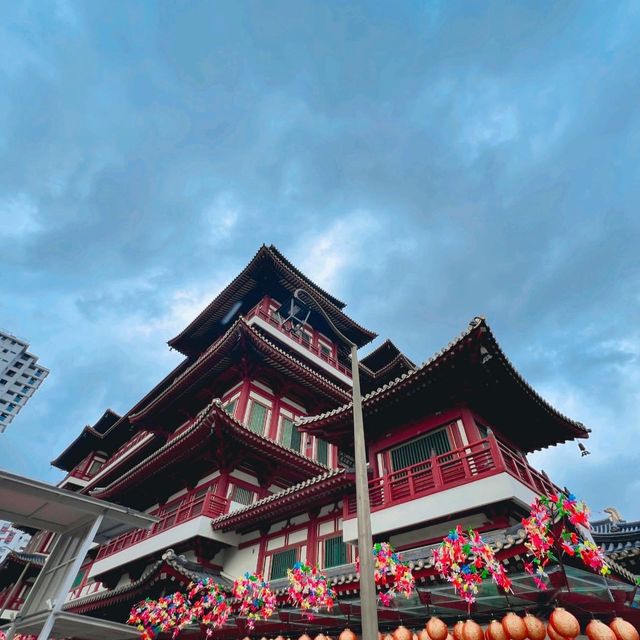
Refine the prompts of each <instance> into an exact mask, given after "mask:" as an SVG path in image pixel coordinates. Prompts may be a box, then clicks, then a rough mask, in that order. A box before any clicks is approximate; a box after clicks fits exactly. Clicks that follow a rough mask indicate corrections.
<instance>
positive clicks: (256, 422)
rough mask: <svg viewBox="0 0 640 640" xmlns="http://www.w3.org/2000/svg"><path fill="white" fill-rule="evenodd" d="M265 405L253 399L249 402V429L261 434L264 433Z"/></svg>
mask: <svg viewBox="0 0 640 640" xmlns="http://www.w3.org/2000/svg"><path fill="white" fill-rule="evenodd" d="M267 411H268V409H267V407H265V406H264V405H263V404H260V403H259V402H256V401H255V400H254V401H253V402H252V403H251V413H250V414H249V429H251V431H255V432H256V433H259V434H260V435H262V434H263V433H264V423H265V421H266V418H267Z"/></svg>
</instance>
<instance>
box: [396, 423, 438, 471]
mask: <svg viewBox="0 0 640 640" xmlns="http://www.w3.org/2000/svg"><path fill="white" fill-rule="evenodd" d="M449 451H451V443H450V442H449V435H448V434H447V430H446V428H444V429H438V430H437V431H433V432H431V433H428V434H427V435H425V436H422V437H420V438H416V439H415V440H412V441H411V442H407V443H406V444H403V445H400V446H399V447H395V448H394V449H391V451H390V454H391V466H392V468H393V470H394V471H398V470H399V469H405V468H406V467H410V466H411V465H413V464H417V463H418V462H423V461H424V460H428V459H429V458H431V457H433V456H439V455H442V454H444V453H447V452H449Z"/></svg>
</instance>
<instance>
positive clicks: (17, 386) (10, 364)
mask: <svg viewBox="0 0 640 640" xmlns="http://www.w3.org/2000/svg"><path fill="white" fill-rule="evenodd" d="M28 348H29V345H28V343H26V342H25V341H24V340H22V339H20V338H16V336H14V335H12V334H10V333H7V332H6V331H3V330H2V329H0V433H2V432H3V431H4V430H5V429H6V428H7V426H8V425H10V424H11V422H12V420H13V419H14V418H15V417H16V416H17V415H18V413H19V412H20V410H21V409H22V407H24V405H25V404H27V402H28V400H29V399H30V398H31V396H32V395H33V394H34V393H35V391H36V389H37V388H38V387H39V386H40V384H41V383H42V381H43V380H44V379H45V378H46V377H47V376H48V375H49V369H46V368H45V367H42V366H41V365H39V364H38V357H37V356H34V355H33V354H32V353H29V352H28V351H27V349H28Z"/></svg>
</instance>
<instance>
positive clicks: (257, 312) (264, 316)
mask: <svg viewBox="0 0 640 640" xmlns="http://www.w3.org/2000/svg"><path fill="white" fill-rule="evenodd" d="M260 304H262V303H260ZM260 304H258V305H257V306H255V307H254V308H253V309H251V311H249V313H247V320H250V319H251V318H256V317H257V318H260V319H261V320H264V321H265V322H267V323H268V324H269V325H271V326H272V327H274V328H275V329H277V330H278V331H279V332H280V333H282V334H284V335H286V336H287V338H290V339H291V340H293V341H294V342H297V343H298V344H299V345H300V346H301V347H303V348H304V349H306V350H307V351H310V352H311V353H312V354H313V355H314V356H316V357H318V358H320V359H321V360H324V362H326V363H327V364H329V365H331V366H332V367H333V368H334V369H337V370H338V371H340V373H342V374H344V375H345V376H347V377H349V378H351V369H349V368H348V367H345V366H344V365H343V364H342V363H340V362H338V360H336V359H335V358H334V357H333V356H331V355H328V354H326V353H324V352H323V351H322V349H320V348H319V347H317V346H315V345H314V344H312V343H311V342H309V341H307V340H303V339H302V338H301V337H300V336H296V335H295V334H293V333H290V332H289V331H285V330H284V329H283V328H282V325H281V324H280V323H279V322H278V321H277V320H276V319H275V318H273V317H272V316H271V314H269V313H266V312H265V310H264V309H262V308H261V306H260Z"/></svg>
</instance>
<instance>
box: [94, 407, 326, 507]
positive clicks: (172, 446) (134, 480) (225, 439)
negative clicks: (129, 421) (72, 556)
mask: <svg viewBox="0 0 640 640" xmlns="http://www.w3.org/2000/svg"><path fill="white" fill-rule="evenodd" d="M198 457H204V458H205V459H207V460H208V463H209V464H223V463H224V462H227V463H229V462H230V460H231V459H233V461H234V463H235V464H237V465H238V468H240V469H242V468H243V467H244V466H248V467H249V468H251V465H252V464H256V465H258V466H259V467H260V469H259V471H261V472H263V471H264V470H266V469H268V468H270V469H271V473H272V482H273V483H274V484H281V485H284V486H286V485H289V484H291V481H292V480H293V481H295V480H298V481H299V480H302V479H307V478H309V477H313V476H316V475H319V474H322V473H325V472H326V471H327V467H326V466H325V465H323V464H321V463H319V462H316V461H315V460H312V459H311V458H308V457H307V456H304V455H302V454H301V453H299V452H297V451H295V450H293V449H290V448H288V447H285V446H284V445H282V444H280V443H278V442H275V441H273V440H271V439H269V438H267V437H265V436H263V435H260V434H258V433H255V432H254V431H251V429H249V428H248V427H246V426H245V425H244V424H242V423H240V422H238V421H237V420H236V419H235V418H233V417H232V416H230V415H229V414H228V413H227V412H226V411H225V410H224V408H223V406H222V402H221V401H220V400H219V399H215V400H213V401H212V402H211V403H210V404H209V405H208V406H207V407H205V408H204V409H203V410H202V411H201V412H200V413H199V414H198V416H197V417H196V418H195V419H194V420H193V421H192V422H191V423H190V424H188V426H186V427H185V428H183V429H182V430H178V431H177V432H176V433H175V434H173V436H172V437H171V438H170V439H169V440H168V441H167V442H166V443H165V444H164V445H163V446H161V447H160V448H159V449H157V450H156V451H154V452H153V453H151V454H150V455H148V456H147V457H146V458H145V459H144V460H142V461H141V462H139V463H138V464H136V465H135V466H133V467H132V468H130V469H129V470H128V471H126V472H125V473H123V474H122V475H121V476H119V477H117V478H115V479H114V480H113V481H112V482H111V483H110V484H108V485H107V486H105V487H103V488H97V489H94V490H93V491H91V494H92V495H94V496H95V497H97V498H104V499H107V498H109V499H114V497H116V496H118V495H120V494H121V493H122V492H123V491H129V490H135V491H138V492H143V493H144V492H145V488H147V487H148V486H149V485H154V484H157V483H158V480H157V478H158V476H159V475H162V482H163V484H169V483H168V480H167V478H168V477H169V475H170V474H171V473H173V474H178V475H181V474H182V475H184V464H183V463H184V462H185V461H187V460H188V461H189V465H190V470H191V469H192V468H193V466H194V465H195V464H196V460H197V458H198Z"/></svg>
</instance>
